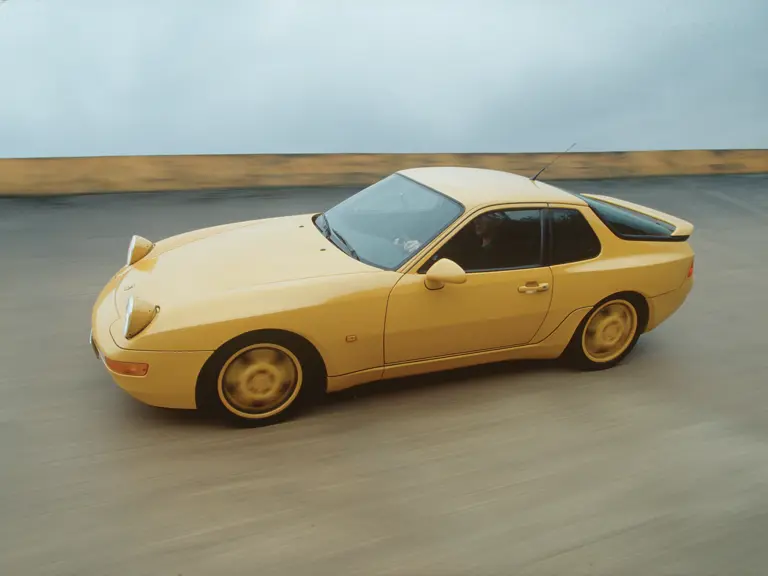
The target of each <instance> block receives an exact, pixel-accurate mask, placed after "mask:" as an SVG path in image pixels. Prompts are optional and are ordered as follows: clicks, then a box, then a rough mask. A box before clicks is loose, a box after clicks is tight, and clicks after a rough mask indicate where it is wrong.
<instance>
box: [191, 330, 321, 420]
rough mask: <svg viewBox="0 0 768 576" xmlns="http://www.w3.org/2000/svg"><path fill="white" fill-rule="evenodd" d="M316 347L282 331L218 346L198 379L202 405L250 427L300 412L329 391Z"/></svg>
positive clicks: (239, 338)
mask: <svg viewBox="0 0 768 576" xmlns="http://www.w3.org/2000/svg"><path fill="white" fill-rule="evenodd" d="M324 384H325V370H324V368H323V363H322V359H320V357H319V354H317V352H316V351H315V349H314V348H313V347H312V346H311V345H310V344H309V343H308V342H306V341H304V340H302V339H301V338H298V337H295V336H293V335H290V334H286V333H284V332H278V331H264V332H254V333H251V334H245V335H243V336H240V337H238V338H235V339H234V340H232V341H230V342H228V343H227V344H225V345H224V346H222V347H221V348H220V349H219V350H217V351H216V352H215V353H214V354H213V355H212V356H211V358H210V360H209V361H208V362H207V363H206V366H205V367H204V368H203V370H202V372H201V374H200V378H199V381H198V400H199V402H198V405H200V407H201V408H204V409H205V408H207V409H209V410H213V411H214V412H215V413H217V415H219V416H223V417H225V418H226V419H228V420H229V421H232V422H235V423H238V424H244V425H248V426H265V425H269V424H275V423H277V422H279V421H282V420H286V419H288V418H290V417H292V416H294V415H295V414H296V413H297V412H298V411H299V410H300V409H301V408H303V407H305V406H306V405H307V404H308V403H309V401H310V400H312V399H315V398H316V397H317V395H318V394H319V393H320V392H323V391H324V390H325V387H324Z"/></svg>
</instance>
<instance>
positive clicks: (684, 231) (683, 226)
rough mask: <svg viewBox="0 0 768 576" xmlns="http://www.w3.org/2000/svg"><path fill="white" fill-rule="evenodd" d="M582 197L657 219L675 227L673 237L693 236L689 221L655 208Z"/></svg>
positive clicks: (605, 198) (610, 199)
mask: <svg viewBox="0 0 768 576" xmlns="http://www.w3.org/2000/svg"><path fill="white" fill-rule="evenodd" d="M581 196H585V197H587V198H594V199H595V200H600V201H601V202H605V203H606V204H613V205H614V206H619V207H621V208H626V209H627V210H632V211H634V212H638V213H640V214H643V215H645V216H650V217H651V218H655V219H656V220H661V221H662V222H666V223H667V224H669V225H670V226H674V227H675V230H674V232H672V234H671V236H675V237H676V236H685V237H688V236H690V235H691V234H693V224H692V223H690V222H688V221H687V220H683V219H682V218H677V217H676V216H672V215H671V214H667V213H666V212H661V211H659V210H654V209H653V208H648V206H643V205H641V204H635V203H634V202H629V201H627V200H620V199H618V198H613V197H612V196H601V195H599V194H585V193H582V194H581Z"/></svg>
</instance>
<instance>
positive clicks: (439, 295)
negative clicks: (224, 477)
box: [90, 167, 694, 425]
mask: <svg viewBox="0 0 768 576" xmlns="http://www.w3.org/2000/svg"><path fill="white" fill-rule="evenodd" d="M692 233H693V225H692V224H691V223H690V222H688V221H686V220H683V219H681V218H678V217H676V216H673V215H671V214H667V213H664V212H661V211H658V210H655V209H652V208H649V207H646V206H643V205H639V204H635V203H632V202H628V201H626V200H620V199H617V198H614V197H607V196H601V195H595V194H587V193H572V192H569V191H566V190H564V189H562V188H558V187H556V186H554V185H551V184H547V183H544V182H540V181H536V180H534V179H531V178H527V177H524V176H520V175H517V174H512V173H509V172H504V171H497V170H487V169H478V168H462V167H424V168H412V169H406V170H402V171H399V172H396V173H393V174H391V175H389V176H387V177H385V178H383V179H381V180H379V181H378V182H375V183H374V184H372V185H370V186H368V187H366V188H364V189H363V190H361V191H359V192H357V193H356V194H353V195H352V196H350V197H348V198H346V199H345V200H343V201H341V202H339V203H338V204H336V205H335V206H333V207H332V208H330V209H329V210H326V211H324V212H322V213H313V214H301V215H294V216H283V217H273V218H263V219H254V220H248V221H243V222H236V223H230V224H224V225H219V226H213V227H210V228H204V229H199V230H193V231H190V232H186V233H183V234H180V235H177V236H172V237H169V238H166V239H163V240H160V241H157V242H151V241H149V240H147V239H145V238H143V237H141V236H134V237H133V238H132V239H131V242H130V245H129V249H128V255H127V260H126V262H125V265H124V266H123V267H122V268H120V269H119V270H118V271H117V273H116V274H115V275H114V277H112V279H111V280H109V282H108V283H107V284H106V286H105V287H104V288H103V290H102V291H101V293H100V294H99V295H98V298H97V300H96V302H95V305H94V307H93V311H92V317H91V338H90V342H91V346H92V348H93V352H94V353H95V355H96V356H97V358H98V359H99V360H100V361H101V362H102V363H103V365H104V367H105V368H106V370H107V372H108V373H109V374H110V376H111V377H112V378H113V379H114V381H115V382H116V383H117V385H118V386H119V387H121V388H122V389H123V390H124V391H125V392H127V393H128V394H130V395H131V396H133V397H134V398H136V399H138V400H139V401H141V402H143V403H146V404H149V405H152V406H157V407H164V408H177V409H206V410H213V411H214V412H216V413H218V414H219V415H221V416H224V417H227V418H230V419H232V420H233V421H234V422H240V423H245V424H250V425H264V424H271V423H275V422H277V421H280V420H284V419H285V418H288V417H290V416H292V415H295V414H296V413H297V411H298V410H300V408H301V407H302V406H306V405H307V404H308V403H309V402H310V401H311V400H312V399H317V398H318V395H322V394H325V393H332V392H336V391H339V390H342V389H346V388H350V387H352V386H357V385H360V384H364V383H367V382H372V381H375V380H382V379H391V378H397V377H403V376H410V375H416V374H422V373H427V372H434V371H442V370H449V369H455V368H460V367H466V366H470V365H474V364H484V363H491V362H501V361H509V360H518V359H556V358H561V359H563V360H567V361H568V362H570V363H571V365H572V366H573V367H574V369H582V370H598V369H605V368H610V367H612V366H615V365H616V364H617V363H619V362H621V361H622V359H623V358H625V357H626V356H627V354H629V353H630V351H631V350H632V349H633V347H634V346H635V344H636V342H637V340H638V338H639V337H640V336H641V335H643V334H647V333H648V332H650V331H652V330H654V329H655V328H657V327H658V326H659V325H660V324H661V323H662V322H664V321H665V320H666V319H668V318H669V317H670V316H671V315H672V314H674V313H675V311H676V310H678V309H679V308H680V306H681V305H682V304H683V302H684V301H685V300H686V298H687V296H688V294H689V293H690V291H691V289H692V286H693V281H694V276H693V266H694V252H693V250H692V248H691V246H690V244H689V238H690V237H691V234H692Z"/></svg>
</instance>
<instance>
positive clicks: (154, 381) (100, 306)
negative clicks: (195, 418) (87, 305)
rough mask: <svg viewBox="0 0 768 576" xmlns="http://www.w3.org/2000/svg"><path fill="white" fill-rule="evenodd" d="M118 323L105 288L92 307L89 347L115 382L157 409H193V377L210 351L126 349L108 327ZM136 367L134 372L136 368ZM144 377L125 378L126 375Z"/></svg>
mask: <svg viewBox="0 0 768 576" xmlns="http://www.w3.org/2000/svg"><path fill="white" fill-rule="evenodd" d="M118 322H120V318H119V315H118V313H117V310H116V308H115V305H114V288H113V289H105V290H104V291H103V292H102V293H101V294H100V295H99V298H98V300H97V301H96V304H95V306H94V310H93V315H92V318H91V334H90V345H91V348H92V350H93V353H94V354H95V355H96V357H97V358H98V360H99V361H100V362H101V363H102V365H103V366H104V368H105V369H106V371H107V373H108V374H109V375H110V376H111V377H112V379H113V380H114V381H115V383H116V384H117V385H118V386H119V387H120V388H122V389H123V390H124V391H125V392H127V393H128V394H129V395H131V396H132V397H134V398H135V399H137V400H138V401H140V402H142V403H144V404H148V405H150V406H157V407H160V408H178V409H194V408H196V407H197V406H196V401H195V388H196V385H197V376H198V374H199V373H200V370H201V369H202V367H203V364H205V361H206V360H207V359H208V357H209V356H210V354H211V353H210V352H158V351H143V350H126V349H124V348H120V347H119V346H118V345H117V344H116V343H115V340H114V338H113V337H112V334H111V333H110V328H111V327H112V325H113V324H115V323H118ZM137 368H138V369H137ZM144 369H146V374H145V375H138V376H137V375H129V374H126V372H129V373H130V372H133V373H137V372H138V373H141V372H143V370H144Z"/></svg>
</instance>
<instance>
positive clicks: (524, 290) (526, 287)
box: [517, 282, 549, 294]
mask: <svg viewBox="0 0 768 576" xmlns="http://www.w3.org/2000/svg"><path fill="white" fill-rule="evenodd" d="M547 290H549V283H548V282H527V283H526V284H523V285H522V286H518V287H517V291H518V292H520V293H521V294H536V293H537V292H546V291H547Z"/></svg>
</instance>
